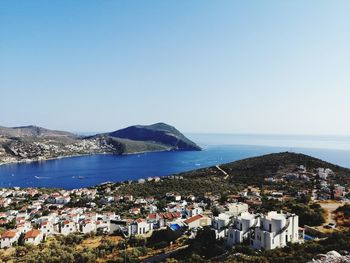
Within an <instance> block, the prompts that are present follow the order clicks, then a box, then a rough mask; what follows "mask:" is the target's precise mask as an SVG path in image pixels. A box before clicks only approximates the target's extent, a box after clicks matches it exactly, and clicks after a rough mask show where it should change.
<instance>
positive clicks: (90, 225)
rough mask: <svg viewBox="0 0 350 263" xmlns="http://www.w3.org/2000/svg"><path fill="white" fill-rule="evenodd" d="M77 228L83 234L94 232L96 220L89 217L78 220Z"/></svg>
mask: <svg viewBox="0 0 350 263" xmlns="http://www.w3.org/2000/svg"><path fill="white" fill-rule="evenodd" d="M79 230H80V232H81V233H83V234H88V233H91V232H96V222H94V221H92V220H91V219H85V220H83V221H81V222H80V226H79Z"/></svg>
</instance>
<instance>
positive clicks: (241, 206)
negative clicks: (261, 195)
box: [227, 203, 249, 216]
mask: <svg viewBox="0 0 350 263" xmlns="http://www.w3.org/2000/svg"><path fill="white" fill-rule="evenodd" d="M248 208H249V207H248V204H246V203H230V204H227V209H228V214H229V215H230V216H238V215H239V214H241V213H244V212H248Z"/></svg>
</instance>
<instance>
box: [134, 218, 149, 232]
mask: <svg viewBox="0 0 350 263" xmlns="http://www.w3.org/2000/svg"><path fill="white" fill-rule="evenodd" d="M135 225H136V229H135V232H136V233H133V234H136V235H143V234H146V233H148V232H149V231H151V230H153V224H152V223H148V222H147V221H146V220H145V219H137V220H135Z"/></svg>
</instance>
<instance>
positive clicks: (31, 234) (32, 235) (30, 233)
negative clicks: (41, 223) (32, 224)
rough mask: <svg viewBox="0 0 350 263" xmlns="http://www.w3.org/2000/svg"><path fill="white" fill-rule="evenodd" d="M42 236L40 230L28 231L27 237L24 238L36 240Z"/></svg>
mask: <svg viewBox="0 0 350 263" xmlns="http://www.w3.org/2000/svg"><path fill="white" fill-rule="evenodd" d="M40 234H41V232H40V230H38V229H32V230H30V231H28V232H27V233H26V235H25V236H24V239H28V238H36V237H37V236H39V235H40Z"/></svg>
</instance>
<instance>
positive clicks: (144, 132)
mask: <svg viewBox="0 0 350 263" xmlns="http://www.w3.org/2000/svg"><path fill="white" fill-rule="evenodd" d="M199 150H201V148H200V147H199V146H198V145H196V144H195V143H194V142H192V141H191V140H189V139H188V138H186V137H185V136H184V135H183V134H182V133H181V132H180V131H178V130H177V129H176V128H174V127H172V126H170V125H168V124H165V123H156V124H152V125H147V126H146V125H135V126H130V127H127V128H125V129H121V130H116V131H113V132H109V133H102V134H96V135H94V136H78V135H76V134H73V133H70V132H65V131H55V130H49V129H45V128H41V127H37V126H23V127H13V128H7V127H0V164H6V163H16V162H31V161H40V160H49V159H55V158H61V157H69V156H77V155H88V154H101V153H110V154H118V155H123V154H132V153H139V152H153V151H199Z"/></svg>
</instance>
